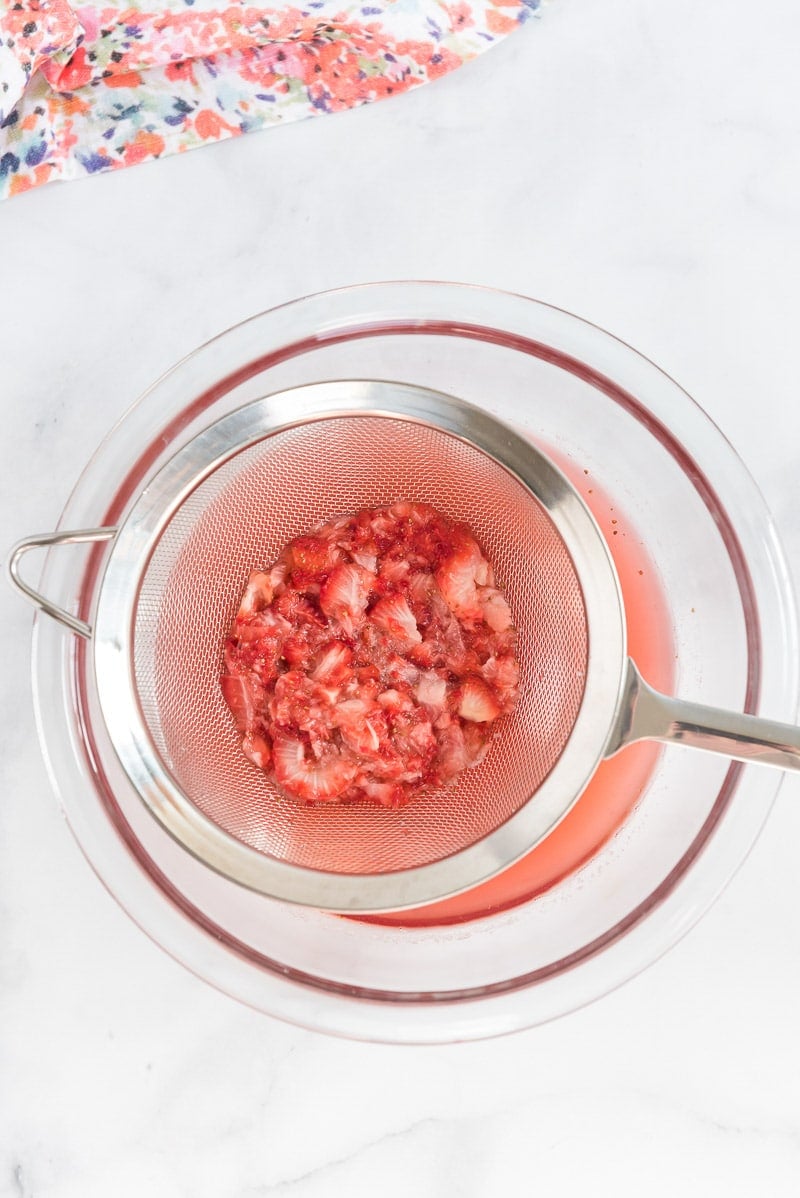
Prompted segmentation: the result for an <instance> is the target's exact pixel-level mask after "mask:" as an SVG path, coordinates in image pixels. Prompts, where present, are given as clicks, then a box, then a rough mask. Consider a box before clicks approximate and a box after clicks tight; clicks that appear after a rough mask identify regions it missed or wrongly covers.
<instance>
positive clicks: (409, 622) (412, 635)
mask: <svg viewBox="0 0 800 1198" xmlns="http://www.w3.org/2000/svg"><path fill="white" fill-rule="evenodd" d="M369 618H370V620H372V623H373V624H377V626H378V628H381V629H383V631H384V632H388V634H389V636H390V637H392V639H393V640H394V641H396V642H397V645H398V646H399V648H401V649H410V648H412V646H413V645H418V644H419V643H420V641H421V640H422V633H421V632H420V630H419V629H418V628H417V621H416V620H415V619H414V613H413V612H412V611H411V608H410V607H409V606H408V603H407V601H406V599H405V596H403V595H398V594H394V595H387V596H386V598H385V599H379V600H378V602H377V603H376V604H375V606H374V607H373V608H372V610H371V612H370V613H369Z"/></svg>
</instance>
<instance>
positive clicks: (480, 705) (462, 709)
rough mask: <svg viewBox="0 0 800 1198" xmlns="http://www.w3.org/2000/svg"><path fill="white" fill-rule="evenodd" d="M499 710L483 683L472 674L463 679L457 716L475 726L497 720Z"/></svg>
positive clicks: (492, 694)
mask: <svg viewBox="0 0 800 1198" xmlns="http://www.w3.org/2000/svg"><path fill="white" fill-rule="evenodd" d="M500 710H501V709H500V704H499V703H498V702H497V699H496V698H495V696H494V692H493V691H492V690H490V688H489V687H488V686H487V685H486V683H485V682H483V681H482V680H481V679H480V678H477V677H476V676H475V675H474V674H472V675H470V677H468V678H465V679H464V681H463V683H462V684H461V692H460V694H459V700H458V714H459V715H460V716H461V718H462V719H463V720H471V721H472V722H473V723H475V724H485V723H489V722H490V721H491V720H496V719H497V717H498V716H499V715H500Z"/></svg>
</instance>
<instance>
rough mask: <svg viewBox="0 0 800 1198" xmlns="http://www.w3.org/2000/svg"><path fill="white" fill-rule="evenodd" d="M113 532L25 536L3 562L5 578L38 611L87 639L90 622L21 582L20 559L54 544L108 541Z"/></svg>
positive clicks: (95, 530)
mask: <svg viewBox="0 0 800 1198" xmlns="http://www.w3.org/2000/svg"><path fill="white" fill-rule="evenodd" d="M116 533H117V530H116V528H80V529H76V530H75V531H73V532H45V533H40V534H38V535H37V536H33V537H25V538H24V539H23V540H21V541H17V543H16V545H15V546H14V547H13V549H12V550H11V553H10V555H9V558H8V562H7V563H6V572H7V574H8V578H9V581H10V582H11V584H12V586H14V587H15V588H16V589H17V590H18V591H19V593H20V594H21V595H24V597H25V598H26V599H27V600H28V602H29V603H32V604H33V606H34V607H36V608H38V609H39V611H43V612H46V613H47V615H48V616H52V617H53V619H54V620H58V622H59V623H60V624H64V625H65V626H66V627H67V628H69V629H70V630H71V631H72V632H77V634H78V636H84V637H86V638H87V639H88V638H89V637H91V635H92V627H91V625H90V624H87V623H86V621H85V620H80V619H78V617H77V616H73V615H72V614H71V613H70V612H68V611H64V608H63V607H59V606H58V604H57V603H53V602H51V600H50V599H48V598H47V596H46V595H42V594H41V592H40V591H37V590H36V589H35V588H34V587H32V586H30V584H29V583H27V582H25V580H24V579H23V577H22V575H21V573H20V562H21V561H22V558H23V557H24V556H25V554H26V553H28V552H29V551H30V550H31V549H52V548H53V547H54V546H57V545H82V544H85V543H89V542H93V541H110V540H111V538H112V537H114V536H116Z"/></svg>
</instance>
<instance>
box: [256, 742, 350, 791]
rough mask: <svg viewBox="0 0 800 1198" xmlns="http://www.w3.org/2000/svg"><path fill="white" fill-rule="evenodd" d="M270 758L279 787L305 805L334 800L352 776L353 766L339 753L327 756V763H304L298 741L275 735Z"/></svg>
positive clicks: (306, 761)
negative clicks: (273, 764) (305, 803)
mask: <svg viewBox="0 0 800 1198" xmlns="http://www.w3.org/2000/svg"><path fill="white" fill-rule="evenodd" d="M272 755H273V759H274V762H275V777H276V778H277V780H278V782H279V783H280V784H281V786H285V787H286V789H287V790H290V791H291V792H292V794H295V795H297V796H298V798H301V799H306V800H308V801H309V802H330V801H331V800H332V799H338V797H339V795H340V794H343V793H344V791H346V790H347V788H348V786H349V785H350V783H351V782H352V781H353V778H354V777H355V774H356V767H355V765H354V764H353V763H352V762H351V761H347V760H346V759H345V758H344V757H342V756H341V754H340V753H336V752H334V753H331V754H330V756H329V757H328V758H327V760H323V761H308V759H307V758H306V753H305V749H304V747H303V743H302V741H299V740H297V739H296V738H295V737H293V736H285V735H278V736H276V737H275V741H274V743H273V746H272Z"/></svg>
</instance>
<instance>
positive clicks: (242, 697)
mask: <svg viewBox="0 0 800 1198" xmlns="http://www.w3.org/2000/svg"><path fill="white" fill-rule="evenodd" d="M220 685H221V686H222V694H223V696H224V698H225V702H226V703H227V704H228V707H230V709H231V711H232V712H233V718H234V719H235V720H236V727H237V728H238V729H239V731H240V732H246V731H247V730H248V729H249V728H250V727H251V725H252V724H253V723H254V722H255V721H256V720H257V719H258V717H259V715H260V713H261V711H262V710H263V707H264V703H265V701H266V691H265V690H264V688H263V686H262V685H261V683H260V682H258V681H257V679H255V678H253V677H252V675H249V674H224V675H223V677H222V679H221V681H220Z"/></svg>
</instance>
